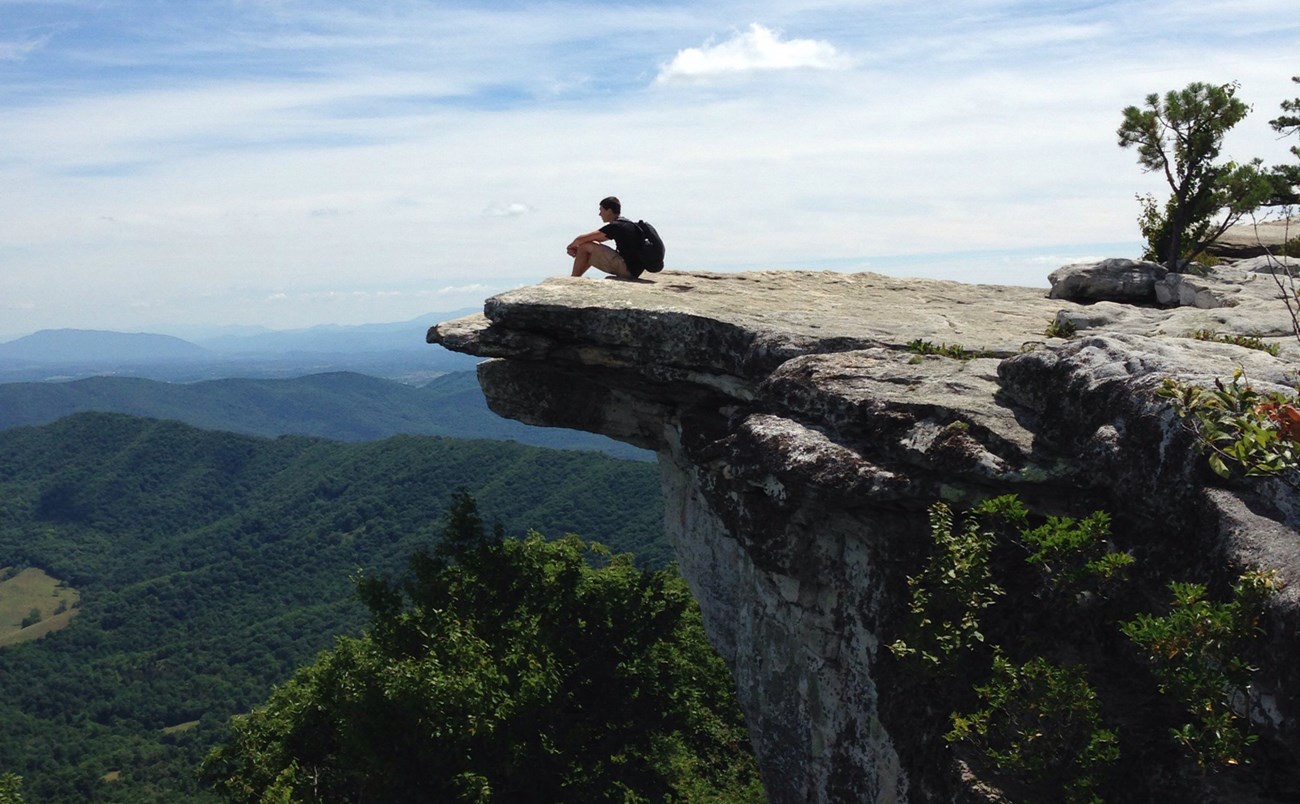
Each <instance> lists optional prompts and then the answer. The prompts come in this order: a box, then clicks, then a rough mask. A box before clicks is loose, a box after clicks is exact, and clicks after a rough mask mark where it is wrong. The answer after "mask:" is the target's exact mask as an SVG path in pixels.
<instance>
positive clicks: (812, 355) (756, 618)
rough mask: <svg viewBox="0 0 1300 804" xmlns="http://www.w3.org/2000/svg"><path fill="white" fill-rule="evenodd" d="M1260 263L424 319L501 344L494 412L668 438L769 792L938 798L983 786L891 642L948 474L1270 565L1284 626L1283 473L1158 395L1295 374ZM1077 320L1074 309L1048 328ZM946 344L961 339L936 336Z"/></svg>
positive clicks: (752, 285) (1276, 725)
mask: <svg viewBox="0 0 1300 804" xmlns="http://www.w3.org/2000/svg"><path fill="white" fill-rule="evenodd" d="M1265 268H1266V267H1261V266H1256V267H1254V268H1252V267H1251V266H1246V267H1237V268H1233V269H1230V270H1224V271H1222V272H1220V273H1218V274H1215V275H1211V276H1207V277H1199V278H1192V277H1188V276H1183V275H1167V274H1166V273H1165V272H1164V271H1163V270H1161V269H1158V266H1149V265H1144V264H1139V263H1129V262H1127V261H1107V263H1104V264H1099V265H1094V266H1089V267H1078V266H1072V267H1068V268H1067V269H1062V271H1061V272H1058V273H1057V274H1056V275H1054V277H1053V282H1054V286H1055V287H1054V289H1053V291H1052V293H1051V294H1050V295H1049V294H1044V293H1043V292H1042V291H1041V290H1036V289H1029V288H1015V287H999V286H987V285H967V284H960V283H952V282H940V281H930V280H919V279H898V278H891V277H886V276H880V275H876V274H867V273H862V274H837V273H829V272H823V273H812V272H785V271H782V272H775V271H774V272H758V273H736V274H712V273H678V272H665V273H663V274H659V275H656V276H655V277H654V278H653V280H650V281H640V282H622V281H593V280H589V279H571V278H567V277H565V278H556V279H549V280H546V281H544V282H542V283H540V284H538V285H536V286H532V287H526V288H521V289H519V290H515V291H511V292H508V293H504V294H501V295H499V296H495V297H493V298H491V299H489V300H488V301H487V303H486V304H485V307H484V312H483V314H482V315H476V316H472V317H469V318H465V319H460V320H458V321H453V322H448V323H446V324H442V325H439V326H437V327H434V328H433V329H432V330H430V333H429V340H430V341H431V342H436V343H441V344H442V345H444V346H446V347H447V348H450V349H453V350H456V351H462V352H467V353H470V354H475V355H481V356H483V357H488V358H493V359H491V360H488V361H486V362H484V363H482V364H480V366H479V379H480V382H481V384H482V386H483V388H484V391H485V393H486V395H487V397H488V400H489V404H490V405H491V406H492V408H493V409H494V410H495V411H496V412H498V413H500V414H501V415H503V416H507V417H509V418H514V419H518V420H520V421H524V422H527V423H530V424H539V425H548V426H558V427H570V428H577V429H583V430H589V431H592V432H597V433H602V434H604V435H607V436H611V437H614V438H616V439H620V440H623V441H626V442H628V443H631V444H635V445H637V446H640V447H645V448H648V449H652V450H655V451H656V452H657V453H658V456H659V462H660V466H661V469H662V487H663V494H664V500H665V507H666V521H665V528H666V532H667V534H668V537H669V538H670V540H671V541H672V543H673V545H674V549H675V551H676V555H677V559H678V562H679V565H680V567H681V570H682V573H683V575H684V576H685V577H686V578H687V580H688V582H689V583H690V585H691V587H692V589H693V591H694V592H695V594H696V597H697V598H698V600H699V601H700V604H701V606H702V608H703V611H704V615H705V620H706V626H707V628H708V631H709V635H710V638H711V640H712V641H713V643H714V645H715V647H716V648H717V649H718V651H719V652H720V653H721V654H722V656H723V657H724V658H725V659H726V661H727V662H728V664H729V665H730V667H731V668H732V671H733V674H734V676H735V679H736V684H737V689H738V690H739V693H740V698H741V702H742V706H743V708H744V709H745V711H746V715H747V717H748V719H749V723H750V727H751V732H752V734H753V737H754V742H755V746H756V750H757V751H758V753H759V757H760V764H761V766H762V769H763V775H764V779H765V783H766V785H767V788H768V793H769V796H770V798H771V800H772V801H774V802H804V801H821V802H841V801H880V802H889V801H914V802H915V801H951V800H958V799H960V798H961V797H962V796H965V795H968V794H970V789H969V788H970V786H969V785H965V786H964V785H963V783H962V781H961V777H960V774H959V773H957V771H956V767H957V766H956V764H955V763H954V762H953V760H952V758H951V757H949V756H948V755H947V753H946V752H945V749H944V746H943V741H942V740H941V739H939V737H938V736H937V735H936V733H935V732H934V731H933V730H929V731H927V730H926V729H924V728H921V727H920V726H918V725H917V724H916V723H915V722H914V718H915V716H916V712H917V707H918V706H920V705H919V704H917V702H915V701H911V700H909V699H908V695H909V693H908V689H909V688H910V687H909V685H910V680H909V678H908V677H907V674H906V673H905V672H903V671H900V670H899V669H898V668H897V667H895V666H893V665H892V664H891V662H890V661H889V660H888V657H887V656H886V655H885V654H886V653H887V651H886V650H885V649H884V647H883V646H884V644H886V643H887V641H888V640H889V639H890V638H891V636H890V634H891V633H892V632H893V631H895V630H896V629H897V627H898V620H899V616H900V611H901V610H902V609H903V608H904V607H905V596H906V582H905V579H906V576H907V574H908V573H909V572H914V571H915V569H916V567H917V562H918V560H919V559H920V557H921V556H922V555H923V554H924V552H925V550H926V549H927V545H928V536H929V524H928V518H927V513H926V512H927V508H928V507H929V506H930V505H931V503H933V502H934V501H936V500H946V501H950V502H953V503H957V504H959V505H960V504H963V503H971V502H974V501H977V500H980V499H984V498H987V497H990V496H993V495H997V494H1002V493H1007V492H1016V493H1019V494H1020V495H1021V496H1022V498H1023V499H1025V500H1026V501H1027V502H1028V504H1029V505H1030V506H1031V507H1032V508H1034V509H1035V510H1039V511H1043V512H1046V513H1069V514H1081V513H1086V512H1088V511H1091V510H1093V509H1095V508H1106V509H1107V510H1110V511H1111V512H1112V513H1113V515H1114V517H1115V520H1116V529H1117V533H1118V532H1122V533H1123V534H1124V538H1125V539H1126V540H1127V543H1128V545H1131V546H1132V549H1135V550H1139V551H1141V552H1143V554H1144V558H1146V559H1148V560H1152V561H1158V562H1162V563H1163V564H1165V565H1168V566H1169V567H1170V568H1176V569H1177V570H1179V571H1181V572H1182V573H1183V575H1184V577H1188V578H1200V579H1205V580H1206V581H1208V582H1211V583H1220V582H1222V581H1223V580H1224V579H1231V578H1235V577H1236V575H1237V573H1239V572H1240V571H1242V570H1243V569H1246V568H1255V567H1270V568H1273V569H1275V570H1277V571H1278V572H1279V573H1280V577H1281V578H1282V580H1283V581H1284V582H1288V583H1289V584H1290V585H1289V586H1288V587H1287V588H1286V589H1285V590H1284V591H1283V592H1282V594H1281V595H1280V596H1278V597H1277V599H1276V600H1274V601H1273V603H1272V609H1271V612H1270V618H1271V620H1270V625H1271V628H1270V630H1269V633H1270V634H1271V635H1272V636H1271V637H1270V638H1271V639H1272V640H1273V641H1274V643H1275V644H1273V645H1272V646H1271V650H1273V651H1274V653H1276V654H1280V655H1287V651H1292V652H1294V650H1295V648H1296V647H1297V645H1296V640H1297V633H1298V630H1297V629H1298V628H1300V584H1297V583H1295V582H1296V581H1300V547H1298V545H1300V538H1298V537H1297V534H1296V527H1297V525H1300V511H1298V510H1297V507H1296V505H1295V502H1294V492H1292V491H1291V489H1290V488H1289V487H1288V486H1286V485H1284V484H1282V483H1279V482H1271V483H1252V484H1250V485H1248V486H1241V487H1235V486H1234V487H1231V488H1225V487H1222V486H1219V485H1217V484H1216V483H1214V482H1212V478H1211V477H1210V476H1209V473H1208V472H1206V471H1204V469H1203V461H1202V460H1201V459H1200V458H1199V457H1198V456H1197V454H1196V452H1195V450H1194V444H1193V439H1192V437H1191V435H1190V434H1189V432H1188V431H1187V429H1186V428H1184V427H1182V426H1181V424H1180V423H1179V422H1178V421H1177V420H1176V418H1175V417H1174V416H1173V415H1172V414H1171V412H1170V410H1169V408H1168V405H1167V404H1165V403H1163V402H1162V401H1160V400H1158V399H1156V398H1155V397H1154V395H1153V390H1154V389H1155V388H1156V387H1157V386H1158V385H1159V384H1160V382H1161V381H1162V380H1163V378H1165V377H1174V378H1177V379H1179V380H1181V381H1184V382H1199V383H1206V384H1208V383H1212V382H1213V381H1214V379H1215V378H1227V377H1230V376H1231V375H1232V373H1233V372H1234V371H1235V370H1237V369H1239V368H1240V369H1244V371H1245V372H1246V375H1247V376H1248V377H1249V379H1250V380H1251V382H1252V383H1254V384H1255V385H1257V386H1260V387H1277V388H1285V387H1287V386H1289V385H1290V384H1292V383H1294V382H1295V381H1296V369H1297V365H1298V364H1297V363H1296V362H1295V356H1296V354H1297V349H1296V345H1295V337H1294V335H1293V331H1292V326H1293V319H1292V318H1291V317H1290V315H1289V314H1288V313H1287V311H1286V306H1285V304H1283V303H1282V301H1280V300H1279V296H1280V294H1281V293H1282V292H1283V289H1284V288H1285V287H1286V284H1285V283H1286V282H1288V281H1289V280H1287V279H1286V278H1285V276H1281V279H1280V282H1281V284H1279V282H1275V281H1274V279H1273V278H1272V275H1271V274H1269V273H1261V272H1260V271H1261V270H1265ZM1111 298H1120V299H1122V300H1123V301H1122V302H1116V301H1112V300H1109V299H1111ZM1159 299H1165V300H1166V301H1165V302H1163V303H1162V304H1157V301H1158V300H1159ZM1062 322H1068V323H1069V325H1070V326H1071V327H1072V328H1073V330H1074V337H1073V338H1071V339H1069V340H1063V339H1060V338H1050V337H1047V336H1046V335H1045V334H1044V332H1045V331H1047V330H1048V328H1049V325H1054V324H1055V325H1056V326H1054V327H1053V331H1058V332H1059V331H1063V330H1062V329H1061V328H1060V326H1059V325H1060V324H1061V323H1062ZM1197 330H1215V331H1219V332H1236V333H1241V334H1251V335H1257V336H1260V337H1261V338H1262V339H1263V340H1264V341H1266V342H1269V343H1274V344H1277V345H1278V346H1279V348H1280V349H1281V354H1282V356H1281V357H1273V356H1270V355H1268V354H1266V353H1264V352H1261V351H1257V350H1250V349H1245V348H1242V347H1239V346H1234V345H1229V344H1222V343H1213V342H1205V341H1200V340H1192V339H1190V338H1188V337H1186V335H1188V334H1189V333H1191V332H1194V331H1197ZM939 347H950V348H948V349H947V350H944V349H942V348H939ZM951 347H957V348H959V349H960V350H962V354H961V356H962V357H964V358H967V359H955V358H954V357H951V356H944V355H942V354H933V352H943V351H946V352H947V353H948V354H957V353H958V352H957V349H956V348H951ZM1298 672H1300V671H1297V670H1295V669H1292V667H1291V663H1290V662H1276V663H1270V664H1269V666H1268V667H1267V668H1266V669H1265V671H1264V672H1263V673H1261V674H1260V676H1259V689H1258V690H1257V693H1258V695H1259V696H1260V700H1261V701H1263V700H1267V702H1268V706H1267V707H1264V708H1262V709H1261V711H1267V712H1268V713H1269V714H1268V716H1267V717H1268V719H1269V722H1268V723H1267V724H1264V725H1266V726H1267V727H1268V728H1269V729H1270V730H1271V733H1272V734H1274V735H1275V736H1276V739H1277V741H1278V744H1279V745H1283V746H1294V745H1295V744H1296V734H1297V729H1298V728H1300V721H1298V720H1297V718H1300V706H1298V705H1297V698H1296V692H1297V690H1298V689H1300V677H1298V676H1297V673H1298ZM941 714H946V713H941ZM1285 750H1291V749H1285Z"/></svg>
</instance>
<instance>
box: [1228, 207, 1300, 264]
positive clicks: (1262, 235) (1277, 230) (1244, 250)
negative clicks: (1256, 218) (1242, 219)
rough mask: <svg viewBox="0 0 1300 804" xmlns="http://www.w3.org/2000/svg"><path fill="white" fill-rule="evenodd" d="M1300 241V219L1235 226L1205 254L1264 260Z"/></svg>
mask: <svg viewBox="0 0 1300 804" xmlns="http://www.w3.org/2000/svg"><path fill="white" fill-rule="evenodd" d="M1298 238H1300V216H1296V217H1291V218H1279V219H1277V220H1265V221H1260V222H1258V223H1245V224H1239V225H1237V226H1233V227H1231V228H1229V229H1228V231H1226V232H1224V233H1223V234H1222V235H1220V236H1219V238H1218V239H1217V240H1215V241H1214V242H1213V243H1211V244H1210V245H1208V246H1206V249H1205V250H1206V251H1208V252H1209V253H1211V254H1216V255H1219V256H1222V257H1230V258H1236V259H1241V258H1246V257H1261V256H1264V255H1267V254H1281V253H1282V247H1283V246H1284V245H1286V244H1287V243H1291V242H1295V241H1296V240H1297V239H1298Z"/></svg>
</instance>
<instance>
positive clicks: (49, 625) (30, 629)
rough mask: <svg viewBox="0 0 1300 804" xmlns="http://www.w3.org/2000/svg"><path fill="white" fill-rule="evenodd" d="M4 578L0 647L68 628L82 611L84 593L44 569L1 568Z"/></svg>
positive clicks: (1, 582) (0, 596)
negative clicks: (12, 571)
mask: <svg viewBox="0 0 1300 804" xmlns="http://www.w3.org/2000/svg"><path fill="white" fill-rule="evenodd" d="M0 578H3V579H4V580H0V648H3V647H5V646H6V645H16V644H18V643H19V642H27V641H28V640H32V639H39V638H40V637H43V636H45V635H46V634H48V633H51V632H54V631H58V630H60V629H62V628H66V627H67V626H68V623H69V622H71V621H72V618H73V617H75V616H76V614H77V612H78V611H80V609H79V608H77V604H78V603H79V602H80V600H81V593H80V592H78V591H77V590H76V589H73V588H72V587H70V586H65V585H63V584H62V583H60V582H59V581H58V580H56V579H55V578H52V577H50V576H49V575H46V574H45V572H44V571H43V570H39V569H35V568H33V567H29V568H27V569H25V570H23V571H22V572H19V573H17V574H13V575H11V570H9V569H4V568H0ZM33 620H34V622H33Z"/></svg>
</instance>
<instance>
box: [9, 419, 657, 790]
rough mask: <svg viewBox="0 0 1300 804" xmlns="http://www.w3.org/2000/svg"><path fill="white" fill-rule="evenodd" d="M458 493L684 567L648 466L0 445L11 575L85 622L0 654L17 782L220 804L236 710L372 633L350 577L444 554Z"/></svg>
mask: <svg viewBox="0 0 1300 804" xmlns="http://www.w3.org/2000/svg"><path fill="white" fill-rule="evenodd" d="M458 487H464V488H466V489H467V490H468V491H469V492H470V493H471V494H473V495H474V496H475V497H476V498H477V499H478V500H479V503H480V507H481V509H482V511H483V512H484V515H485V518H487V519H488V520H489V521H491V520H500V521H501V522H502V524H503V525H504V526H505V529H506V532H507V533H508V534H511V535H517V534H519V533H522V532H523V531H524V530H525V529H526V528H528V527H535V528H537V529H538V530H540V531H541V532H543V533H545V534H547V535H551V536H558V535H560V534H562V533H564V532H575V533H578V534H580V535H582V536H584V537H587V538H590V539H595V540H598V541H603V542H605V543H607V544H609V545H611V546H612V547H613V548H614V549H615V550H617V551H633V552H636V553H637V554H638V556H639V557H640V558H641V560H642V561H645V562H646V563H651V564H659V563H664V562H666V561H667V560H668V557H669V551H668V548H667V547H666V545H665V544H664V542H663V539H662V524H661V520H662V504H661V501H660V498H659V493H658V476H657V470H656V468H655V467H654V465H652V464H649V463H644V462H635V461H620V460H615V459H612V458H609V457H606V456H602V455H599V454H595V453H590V452H588V453H578V452H560V451H554V450H546V449H539V448H533V447H525V446H520V445H517V444H505V443H500V442H490V441H465V440H454V439H447V438H438V437H425V436H398V437H393V438H389V439H385V440H382V441H374V442H368V443H357V444H346V443H339V442H332V441H325V440H321V439H313V438H304V437H297V436H284V437H280V438H275V439H266V438H258V437H250V436H241V435H235V434H230V433H224V432H215V431H206V430H200V429H196V428H193V427H189V426H186V425H183V424H180V423H176V422H170V421H156V420H144V419H138V418H132V417H128V416H123V415H115V414H100V413H83V414H77V415H74V416H70V417H67V418H64V419H61V420H59V421H58V422H55V423H53V424H49V425H46V426H43V427H24V428H14V429H10V430H7V431H4V432H0V566H4V567H15V568H20V569H21V568H24V567H35V568H38V569H41V570H43V571H44V572H45V573H47V574H48V575H49V576H51V577H52V578H53V579H55V581H56V582H65V583H67V584H69V585H71V586H73V587H74V588H75V589H77V590H78V591H79V592H80V595H81V596H80V601H79V607H80V614H79V616H77V617H76V618H74V619H72V620H71V622H70V624H69V625H68V627H67V628H65V629H64V630H61V631H58V632H57V633H53V634H51V635H50V636H48V637H46V638H43V639H39V640H36V641H32V642H26V643H23V644H18V645H14V646H11V647H6V648H3V649H0V679H3V686H4V690H5V693H4V695H3V696H0V722H2V723H4V724H5V726H4V728H3V729H0V773H4V772H14V773H18V774H19V775H21V776H23V777H24V779H25V790H26V792H27V794H28V798H29V800H30V801H33V802H51V801H131V802H142V801H178V800H186V801H192V800H202V799H201V797H202V795H203V794H202V792H201V791H199V790H198V789H197V788H196V787H195V783H194V781H193V778H192V775H191V769H192V767H193V765H194V764H195V762H196V761H197V759H198V758H200V757H201V756H202V754H203V753H204V752H205V751H206V749H207V747H208V746H210V745H211V744H212V742H213V740H214V739H216V737H217V736H218V735H219V734H221V733H222V732H223V730H224V728H225V723H226V721H227V720H228V718H229V716H230V715H231V714H233V713H236V712H240V711H244V710H247V709H248V708H250V707H251V706H253V705H254V704H255V703H257V702H259V701H262V700H265V699H266V697H267V695H268V693H269V691H270V688H271V685H272V684H275V683H277V682H279V681H282V680H283V679H285V678H287V676H288V674H289V673H290V672H291V671H292V670H293V669H294V668H295V667H297V666H299V665H301V664H304V663H306V662H307V661H309V660H310V659H311V657H312V656H313V655H314V654H315V653H316V652H318V651H320V650H322V649H324V648H326V647H328V646H329V645H330V644H331V642H332V640H333V638H334V636H335V635H337V634H342V633H354V632H355V631H356V630H357V629H358V628H359V626H360V625H361V623H362V621H363V619H364V617H363V614H362V610H361V607H360V606H359V604H357V603H356V602H355V601H354V599H353V598H352V594H351V592H352V587H351V582H350V580H349V579H350V577H351V576H354V575H355V574H356V573H357V572H359V571H364V572H369V573H379V574H390V573H394V572H397V571H398V570H399V569H400V568H401V567H402V566H403V565H404V561H405V558H406V557H407V556H408V555H409V554H410V553H411V552H412V551H413V550H414V549H415V548H417V547H421V546H428V545H430V543H432V542H433V541H435V540H436V539H437V536H438V534H439V533H440V531H441V522H440V517H441V515H442V512H443V510H444V507H445V505H446V504H447V501H448V500H449V499H450V496H451V494H452V492H453V491H454V490H455V489H456V488H458ZM105 779H111V780H112V781H105Z"/></svg>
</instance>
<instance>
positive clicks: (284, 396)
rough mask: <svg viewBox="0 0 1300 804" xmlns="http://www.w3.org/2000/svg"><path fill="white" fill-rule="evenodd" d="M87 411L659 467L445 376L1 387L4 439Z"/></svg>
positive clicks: (640, 454) (635, 452)
mask: <svg viewBox="0 0 1300 804" xmlns="http://www.w3.org/2000/svg"><path fill="white" fill-rule="evenodd" d="M84 411H103V412H109V413H128V414H131V415H133V416H147V417H149V418H155V419H174V420H176V421H180V422H185V423H186V424H191V425H194V426H195V427H202V428H205V429H209V430H227V431H230V432H233V433H244V434H248V435H264V436H278V435H309V436H321V437H323V438H332V439H337V440H340V441H370V440H375V439H380V438H387V437H388V436H392V435H398V434H407V435H440V436H449V437H453V438H491V439H499V440H502V441H518V442H519V443H521V444H532V445H533V446H542V447H551V448H553V449H591V450H600V451H602V452H605V453H607V454H610V455H613V456H615V457H619V458H628V459H632V460H646V459H649V458H650V457H651V455H650V454H649V453H648V452H646V451H645V450H639V449H636V448H635V447H630V446H628V445H626V444H621V443H619V442H617V441H614V440H612V439H609V438H605V437H604V436H598V435H594V434H591V433H580V432H577V431H573V430H556V429H551V428H545V427H530V426H528V425H526V424H521V423H519V422H516V421H511V420H509V419H503V418H501V417H500V416H497V415H496V414H494V413H492V412H491V411H490V410H488V407H487V403H486V402H485V401H484V399H483V392H482V390H481V389H480V388H479V385H478V381H477V379H476V378H475V375H474V372H472V371H465V372H456V373H453V374H447V375H444V376H442V377H439V378H437V379H435V380H433V381H431V382H430V383H428V384H427V385H425V386H424V387H422V388H415V387H412V386H409V385H404V384H402V383H399V382H394V381H392V380H385V379H380V378H378V377H370V376H366V375H362V374H354V373H349V372H335V373H329V374H313V375H309V376H306V377H296V378H293V379H226V380H208V381H205V382H198V383H191V384H178V383H165V382H158V381H155V380H146V379H140V378H136V377H88V378H86V379H82V380H74V381H72V382H32V383H6V384H0V430H6V429H9V428H12V427H20V426H24V425H40V424H47V423H49V422H52V421H55V420H57V419H59V418H61V417H63V416H67V415H69V414H71V413H80V412H84Z"/></svg>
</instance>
